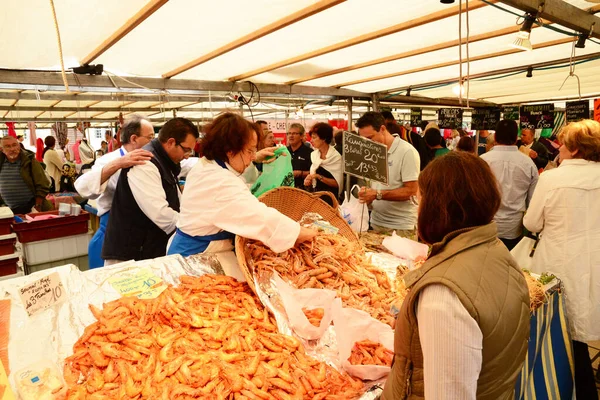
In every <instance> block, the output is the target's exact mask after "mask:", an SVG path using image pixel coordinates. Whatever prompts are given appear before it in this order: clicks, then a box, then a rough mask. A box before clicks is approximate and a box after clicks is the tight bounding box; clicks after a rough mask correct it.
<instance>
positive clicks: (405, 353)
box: [382, 151, 530, 400]
mask: <svg viewBox="0 0 600 400" xmlns="http://www.w3.org/2000/svg"><path fill="white" fill-rule="evenodd" d="M448 188H452V190H448ZM419 191H420V194H421V199H420V204H419V223H418V227H419V236H420V238H421V239H422V240H423V241H424V242H425V243H428V244H430V245H432V248H431V253H430V255H429V257H428V259H427V261H426V262H425V263H424V264H423V266H421V267H420V268H419V269H417V270H415V271H412V272H409V273H408V274H407V275H405V277H404V282H405V283H406V287H407V288H408V289H409V292H408V293H409V294H408V296H407V297H406V298H405V299H404V302H403V303H402V308H401V310H400V313H399V314H398V319H397V321H396V327H395V341H394V353H395V357H394V363H393V365H392V371H391V372H390V374H389V376H388V379H387V382H386V384H385V388H384V391H383V395H382V399H383V400H394V399H401V398H407V396H406V394H407V393H411V396H410V397H409V398H411V399H413V398H414V399H423V398H426V399H475V398H478V399H479V398H481V399H512V398H513V397H514V390H515V382H516V380H517V376H518V375H519V373H520V372H521V367H522V364H523V361H524V360H525V356H526V354H527V340H528V338H529V318H530V312H529V291H528V289H527V283H526V282H525V277H524V276H523V273H522V272H521V270H520V268H519V266H518V265H517V264H516V262H515V260H514V259H513V258H512V257H511V255H510V253H509V252H508V250H507V249H506V247H504V246H503V245H502V243H500V242H499V241H498V239H497V230H496V224H495V223H494V222H492V219H493V218H494V214H495V213H496V210H498V207H499V206H500V193H499V191H498V186H497V184H496V180H495V179H494V175H493V174H492V172H491V171H490V168H489V167H488V165H487V164H486V163H485V162H484V161H482V160H481V159H479V158H478V157H477V156H475V155H473V154H468V153H466V152H460V151H456V152H451V153H449V154H448V155H446V156H444V157H440V158H437V159H435V160H434V161H432V162H431V164H430V165H429V166H428V167H427V168H425V170H424V171H423V173H422V174H421V175H420V177H419Z"/></svg>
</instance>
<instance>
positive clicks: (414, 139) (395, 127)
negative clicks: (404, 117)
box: [382, 111, 432, 171]
mask: <svg viewBox="0 0 600 400" xmlns="http://www.w3.org/2000/svg"><path fill="white" fill-rule="evenodd" d="M388 112H389V111H388ZM384 113H385V112H383V113H382V115H384ZM385 115H387V114H385ZM389 115H391V113H389ZM389 115H388V117H387V118H386V121H388V122H386V124H385V127H386V128H387V130H388V132H390V133H391V134H392V136H395V133H396V134H397V135H398V136H400V137H401V138H402V139H403V140H404V141H406V142H408V143H410V144H411V145H412V146H413V147H414V148H415V150H417V152H418V153H419V160H420V170H421V171H423V169H425V167H426V166H427V164H429V161H431V159H432V156H431V151H430V150H429V148H428V147H427V144H425V140H424V139H423V138H422V137H421V135H419V134H418V133H416V132H412V131H411V130H408V129H405V128H404V127H403V126H400V125H399V124H397V123H396V120H394V119H393V118H394V117H393V116H392V117H391V118H392V120H390V117H389Z"/></svg>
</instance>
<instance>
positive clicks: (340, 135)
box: [333, 129, 344, 156]
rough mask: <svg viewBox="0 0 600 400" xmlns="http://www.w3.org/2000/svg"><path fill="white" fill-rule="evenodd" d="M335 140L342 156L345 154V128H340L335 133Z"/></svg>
mask: <svg viewBox="0 0 600 400" xmlns="http://www.w3.org/2000/svg"><path fill="white" fill-rule="evenodd" d="M333 142H334V143H335V149H336V150H337V152H338V153H340V154H341V155H342V156H343V155H344V130H343V129H338V130H337V131H336V132H335V134H334V135H333Z"/></svg>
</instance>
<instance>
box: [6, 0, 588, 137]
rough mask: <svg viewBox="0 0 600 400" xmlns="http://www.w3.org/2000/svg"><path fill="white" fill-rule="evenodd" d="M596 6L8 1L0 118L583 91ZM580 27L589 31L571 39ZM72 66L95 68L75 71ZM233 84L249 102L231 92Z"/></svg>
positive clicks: (286, 109) (202, 116)
mask: <svg viewBox="0 0 600 400" xmlns="http://www.w3.org/2000/svg"><path fill="white" fill-rule="evenodd" d="M541 3H543V6H542V7H538V6H539V5H540V4H541ZM597 3H598V1H597V0H596V1H594V2H590V1H584V0H546V1H545V2H539V1H533V0H503V1H498V0H470V1H466V0H462V1H455V2H454V4H441V3H440V1H439V0H420V1H409V0H370V1H366V0H346V1H344V0H294V1H287V0H254V1H252V2H248V1H246V0H222V1H220V2H208V1H205V0H201V1H192V0H171V1H168V0H149V1H148V0H128V1H118V0H88V1H77V0H54V1H53V2H52V1H44V2H40V1H36V0H5V1H3V5H2V9H3V12H2V14H1V15H0V26H1V28H0V30H1V31H2V34H3V40H2V41H1V42H0V54H2V59H1V60H0V68H1V70H0V121H2V122H8V121H16V122H18V123H21V125H18V126H21V127H24V125H23V124H24V123H25V122H26V121H36V122H37V123H38V126H39V127H48V126H50V124H51V123H52V122H54V121H60V120H66V121H68V122H72V123H73V124H74V123H76V122H79V121H91V122H92V126H101V125H103V126H107V125H108V124H111V123H112V124H114V122H115V121H116V119H117V117H118V115H119V113H120V112H122V113H123V114H124V115H127V114H129V113H133V112H137V113H140V114H144V115H146V116H149V117H150V118H151V119H152V120H153V122H154V123H156V124H158V125H160V124H161V123H162V122H164V121H165V120H166V119H168V118H171V117H172V116H173V115H177V116H184V117H187V118H190V119H192V120H194V121H198V122H201V121H208V120H210V119H212V118H213V116H215V115H216V114H217V113H219V112H220V111H222V110H224V109H241V110H242V111H243V113H244V115H245V116H247V117H252V118H256V119H258V118H260V119H267V118H272V119H288V118H289V119H299V120H303V121H304V120H306V121H307V123H308V121H309V120H310V119H316V118H329V119H344V118H346V119H347V118H348V117H349V113H351V115H350V117H351V118H352V119H356V118H357V117H358V116H359V114H360V113H362V112H365V111H366V110H368V109H372V108H373V107H388V108H391V109H392V111H394V112H395V113H396V114H397V116H398V117H399V118H400V119H403V118H404V119H405V118H406V114H407V113H408V112H409V111H408V108H409V106H411V105H419V106H422V107H424V108H426V109H428V110H429V111H430V112H431V115H435V114H434V113H435V110H436V108H439V107H440V106H462V107H467V106H469V107H475V106H477V107H481V106H493V105H500V104H503V105H506V104H520V103H521V104H522V103H532V102H549V101H550V102H564V101H565V100H577V99H578V98H580V97H581V98H593V97H594V96H599V95H600V76H598V74H597V71H598V68H599V67H600V40H599V39H598V38H600V18H598V17H596V16H595V15H594V13H596V12H598V11H600V4H597ZM461 6H462V8H461ZM53 7H54V8H53ZM467 7H468V10H469V11H468V12H466V11H467ZM517 7H518V8H517ZM53 10H54V12H53ZM526 11H527V12H532V13H533V14H535V13H536V12H538V14H537V17H538V18H537V22H536V23H534V24H533V28H532V29H531V35H530V39H531V44H532V48H533V49H532V50H531V51H523V50H519V49H515V48H513V47H511V43H513V41H514V40H515V37H516V34H517V33H518V32H519V29H520V28H521V27H522V23H523V21H524V18H523V16H524V15H525V12H526ZM55 22H56V24H57V26H58V28H59V31H60V43H61V47H60V48H59V44H58V43H59V40H58V34H57V29H56V26H55ZM459 22H461V23H460V24H459ZM594 22H595V23H594ZM588 24H589V25H588ZM459 31H460V36H459ZM581 34H584V35H589V36H590V37H589V38H588V39H587V40H586V41H585V47H584V48H575V46H574V44H575V41H576V40H577V39H578V35H581ZM459 38H462V40H461V39H459ZM467 41H468V46H467ZM461 43H462V44H461ZM459 48H461V49H462V51H461V52H459ZM459 53H462V54H459ZM59 54H61V55H62V58H63V60H64V68H65V70H66V74H65V77H64V79H63V77H62V75H61V72H60V71H61V61H60V60H61V58H60V56H59ZM461 61H462V62H461ZM84 64H102V65H103V66H104V72H103V74H102V75H100V76H90V75H77V74H73V73H72V72H71V70H70V69H71V68H73V67H78V66H80V65H84ZM528 68H529V69H531V70H532V77H527V76H526V75H527V70H528ZM571 73H572V75H571ZM575 75H576V76H575ZM461 78H462V80H463V82H464V86H463V88H464V90H463V92H462V96H460V97H461V98H459V94H460V93H461V92H460V90H459V87H458V84H459V82H460V81H461ZM567 78H568V79H567ZM565 79H566V82H565V83H564V85H563V86H561V84H562V83H563V81H565ZM65 81H66V82H67V83H68V90H67V89H66V85H65ZM467 89H468V90H467ZM240 94H241V95H242V96H244V98H245V99H246V100H247V102H246V104H243V103H240V102H239V100H235V96H239V95H240ZM467 97H468V99H469V100H468V102H467ZM558 104H559V105H560V104H561V103H558Z"/></svg>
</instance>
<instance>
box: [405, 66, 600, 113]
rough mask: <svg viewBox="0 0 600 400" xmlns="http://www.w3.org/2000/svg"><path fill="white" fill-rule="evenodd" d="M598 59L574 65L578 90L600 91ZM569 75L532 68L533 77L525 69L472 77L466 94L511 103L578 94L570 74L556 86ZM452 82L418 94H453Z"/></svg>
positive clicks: (565, 72) (452, 95) (437, 95)
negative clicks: (486, 77)
mask: <svg viewBox="0 0 600 400" xmlns="http://www.w3.org/2000/svg"><path fill="white" fill-rule="evenodd" d="M599 68H600V60H594V61H591V62H588V63H585V64H580V65H577V66H576V68H575V74H577V75H578V76H579V79H580V82H581V93H582V96H583V95H584V93H598V92H600V75H598V73H597V71H598V69H599ZM568 75H569V68H568V67H565V68H557V69H550V70H535V71H533V77H532V78H527V77H526V76H525V73H521V74H519V75H513V76H507V77H504V78H501V79H493V80H487V81H479V80H473V81H471V82H470V88H469V97H470V98H476V99H489V100H491V101H494V102H497V103H510V102H520V101H527V99H539V100H544V99H545V98H548V99H549V98H551V97H553V98H561V97H567V96H575V97H576V96H577V95H578V89H577V79H576V78H575V77H570V78H569V79H567V81H566V83H565V85H564V87H563V88H562V89H561V90H559V88H560V86H561V84H562V83H563V81H564V80H565V78H566V77H567V76H568ZM452 88H453V85H448V86H444V87H441V88H436V89H431V90H424V91H420V90H419V91H418V92H417V93H418V95H422V96H428V97H436V98H437V97H456V96H455V95H454V94H453V92H452Z"/></svg>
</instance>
